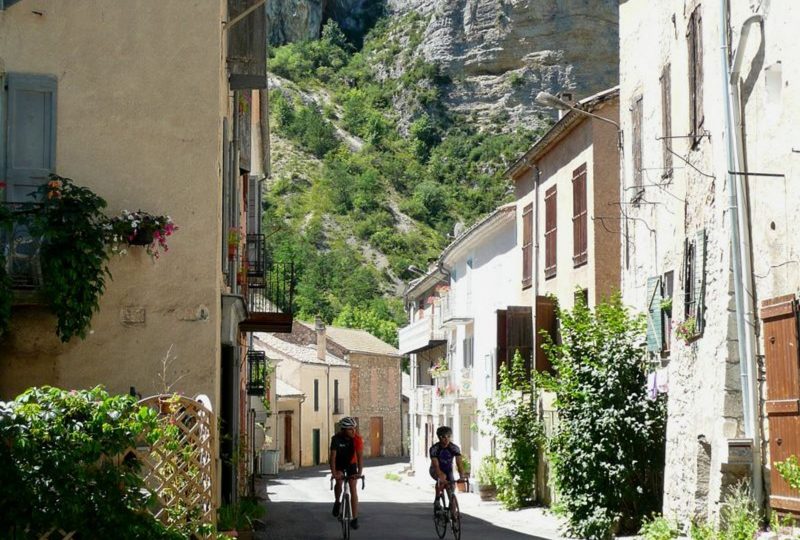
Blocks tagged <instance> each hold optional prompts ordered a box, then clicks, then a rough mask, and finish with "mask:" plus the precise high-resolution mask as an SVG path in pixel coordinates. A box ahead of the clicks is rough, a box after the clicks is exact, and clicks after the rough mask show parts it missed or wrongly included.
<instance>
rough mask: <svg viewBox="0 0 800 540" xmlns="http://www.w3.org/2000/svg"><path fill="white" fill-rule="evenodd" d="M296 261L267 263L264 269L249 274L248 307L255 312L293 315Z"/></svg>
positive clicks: (251, 311) (252, 312)
mask: <svg viewBox="0 0 800 540" xmlns="http://www.w3.org/2000/svg"><path fill="white" fill-rule="evenodd" d="M295 281H296V279H295V272H294V262H288V263H281V262H273V263H266V264H265V265H264V268H263V271H262V272H259V273H255V272H249V271H248V275H247V291H246V298H247V309H248V311H249V312H250V313H251V314H254V313H283V314H287V315H291V314H292V313H293V305H294V287H295Z"/></svg>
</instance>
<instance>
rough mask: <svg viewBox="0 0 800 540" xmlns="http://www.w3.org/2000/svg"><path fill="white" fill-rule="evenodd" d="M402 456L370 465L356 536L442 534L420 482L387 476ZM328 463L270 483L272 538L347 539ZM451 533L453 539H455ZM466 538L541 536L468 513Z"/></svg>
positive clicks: (464, 521) (268, 525) (269, 535)
mask: <svg viewBox="0 0 800 540" xmlns="http://www.w3.org/2000/svg"><path fill="white" fill-rule="evenodd" d="M400 467H401V463H400V462H398V461H396V460H386V459H381V460H371V461H368V462H367V463H366V466H365V470H364V475H365V476H366V489H365V490H364V491H360V492H359V498H360V502H361V504H360V511H359V515H360V517H359V524H360V528H359V529H358V530H357V531H353V532H352V535H353V537H354V538H359V537H361V538H380V539H398V540H399V539H430V538H436V531H435V529H434V526H433V519H432V517H431V500H432V498H433V497H432V496H428V495H426V494H425V492H424V491H423V490H421V489H419V488H417V487H415V486H410V485H407V484H405V483H403V482H400V481H397V480H390V479H387V478H386V474H387V473H393V472H396V471H397V470H398V469H399V468H400ZM328 478H329V473H328V469H327V467H324V468H323V467H316V468H310V469H303V470H300V471H289V472H285V473H282V474H281V475H279V476H278V477H277V478H274V479H271V480H270V481H269V483H268V487H267V495H268V497H269V502H267V515H266V531H268V532H266V533H261V534H263V535H265V536H262V537H261V538H269V539H270V540H290V539H291V540H296V539H323V538H324V539H334V538H339V537H341V529H340V527H339V523H338V521H337V520H336V519H335V518H334V517H333V516H331V507H332V503H333V492H332V491H331V489H330V481H329V479H328ZM452 537H453V536H452V533H451V532H450V531H448V537H447V538H452ZM462 538H465V539H469V538H484V539H491V540H495V539H497V540H517V539H520V540H521V539H537V538H539V537H537V536H531V535H527V534H522V533H519V532H515V531H512V530H510V529H506V528H503V527H500V526H497V525H493V524H492V523H489V522H488V521H485V520H483V519H479V518H477V517H473V516H471V515H467V514H466V513H464V514H463V515H462Z"/></svg>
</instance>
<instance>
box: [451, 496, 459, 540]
mask: <svg viewBox="0 0 800 540" xmlns="http://www.w3.org/2000/svg"><path fill="white" fill-rule="evenodd" d="M450 518H451V521H450V528H451V529H452V530H453V537H454V538H455V540H461V512H459V510H458V499H456V497H455V496H453V498H452V499H450Z"/></svg>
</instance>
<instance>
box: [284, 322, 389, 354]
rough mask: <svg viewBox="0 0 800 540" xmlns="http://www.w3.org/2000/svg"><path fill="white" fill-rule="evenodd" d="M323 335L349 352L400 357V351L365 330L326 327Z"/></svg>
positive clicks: (306, 324) (305, 324)
mask: <svg viewBox="0 0 800 540" xmlns="http://www.w3.org/2000/svg"><path fill="white" fill-rule="evenodd" d="M295 322H297V323H299V324H302V325H304V326H306V327H308V328H311V329H312V330H314V325H313V324H309V323H305V322H301V321H295ZM325 335H326V337H327V339H330V340H331V341H333V342H335V343H337V344H339V345H341V346H342V347H343V348H345V349H347V350H348V351H350V352H355V353H364V354H379V355H383V356H397V357H400V356H402V355H401V354H400V351H398V350H397V349H395V348H394V347H392V346H391V345H389V344H388V343H386V342H385V341H383V340H381V339H378V338H376V337H375V336H373V335H372V334H370V333H369V332H367V331H366V330H359V329H357V328H341V327H338V326H326V327H325Z"/></svg>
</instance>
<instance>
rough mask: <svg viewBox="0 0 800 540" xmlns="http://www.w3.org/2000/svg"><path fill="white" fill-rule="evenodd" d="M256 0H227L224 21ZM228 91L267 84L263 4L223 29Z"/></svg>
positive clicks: (265, 12)
mask: <svg viewBox="0 0 800 540" xmlns="http://www.w3.org/2000/svg"><path fill="white" fill-rule="evenodd" d="M255 3H256V0H228V20H229V21H231V20H233V19H234V18H235V17H236V16H237V15H239V14H241V13H244V12H245V11H246V10H247V9H249V8H250V7H252V6H253V5H254V4H255ZM227 32H228V70H229V72H230V86H231V90H243V89H256V88H266V87H267V11H266V7H265V6H264V5H262V6H260V7H258V8H256V9H255V10H254V11H252V12H251V13H249V14H248V15H247V16H246V17H245V18H244V19H242V20H240V21H238V22H237V23H235V24H234V25H233V26H230V27H229V28H228V29H227Z"/></svg>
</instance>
